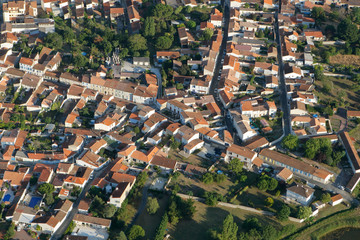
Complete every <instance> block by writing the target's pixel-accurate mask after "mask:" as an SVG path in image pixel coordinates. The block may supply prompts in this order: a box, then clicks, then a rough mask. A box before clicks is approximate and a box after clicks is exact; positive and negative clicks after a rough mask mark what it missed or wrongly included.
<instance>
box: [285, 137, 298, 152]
mask: <svg viewBox="0 0 360 240" xmlns="http://www.w3.org/2000/svg"><path fill="white" fill-rule="evenodd" d="M298 145H299V138H298V136H297V135H287V136H286V137H284V138H283V140H282V142H281V146H283V147H284V148H287V149H289V150H294V149H296V148H297V147H298Z"/></svg>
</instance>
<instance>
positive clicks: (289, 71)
mask: <svg viewBox="0 0 360 240" xmlns="http://www.w3.org/2000/svg"><path fill="white" fill-rule="evenodd" d="M302 76H303V73H302V70H301V69H300V68H298V67H296V66H290V65H289V64H286V65H285V78H287V79H300V78H301V77H302Z"/></svg>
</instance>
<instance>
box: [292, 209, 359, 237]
mask: <svg viewBox="0 0 360 240" xmlns="http://www.w3.org/2000/svg"><path fill="white" fill-rule="evenodd" d="M359 224H360V209H359V208H356V209H349V210H344V211H343V212H338V213H335V214H333V215H331V216H329V217H324V218H322V219H319V220H317V221H316V222H315V223H314V224H312V225H310V226H308V227H304V228H303V229H301V230H299V231H298V232H297V233H296V234H294V235H292V236H290V237H289V238H286V239H294V240H295V239H296V240H298V239H299V240H302V239H304V240H305V239H306V240H307V239H321V237H323V236H324V235H326V234H328V233H330V232H332V231H335V230H337V229H341V228H345V227H356V226H359Z"/></svg>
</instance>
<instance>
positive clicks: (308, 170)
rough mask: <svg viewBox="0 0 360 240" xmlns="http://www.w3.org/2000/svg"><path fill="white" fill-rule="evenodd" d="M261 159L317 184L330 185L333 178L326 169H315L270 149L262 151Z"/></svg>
mask: <svg viewBox="0 0 360 240" xmlns="http://www.w3.org/2000/svg"><path fill="white" fill-rule="evenodd" d="M259 158H260V159H261V160H263V161H264V162H265V163H267V164H270V165H272V166H276V167H286V168H288V169H289V170H291V171H292V172H293V173H294V174H295V175H298V176H301V177H303V178H305V179H306V178H310V179H313V180H314V181H317V182H321V183H328V182H329V181H330V179H331V178H332V177H333V174H332V173H330V172H328V171H327V170H325V169H318V168H315V167H313V166H311V165H310V164H308V163H306V162H303V161H301V160H298V159H295V158H292V157H289V156H287V155H285V154H282V153H279V152H276V151H272V150H269V149H263V150H261V152H260V153H259Z"/></svg>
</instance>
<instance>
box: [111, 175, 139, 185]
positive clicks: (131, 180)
mask: <svg viewBox="0 0 360 240" xmlns="http://www.w3.org/2000/svg"><path fill="white" fill-rule="evenodd" d="M135 180H136V177H135V176H133V175H130V174H126V173H113V175H112V177H111V180H110V181H111V182H115V183H121V182H129V183H134V182H135Z"/></svg>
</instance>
